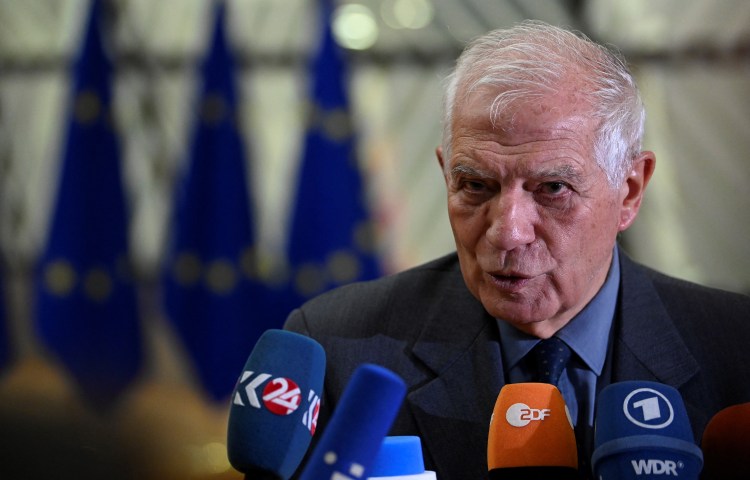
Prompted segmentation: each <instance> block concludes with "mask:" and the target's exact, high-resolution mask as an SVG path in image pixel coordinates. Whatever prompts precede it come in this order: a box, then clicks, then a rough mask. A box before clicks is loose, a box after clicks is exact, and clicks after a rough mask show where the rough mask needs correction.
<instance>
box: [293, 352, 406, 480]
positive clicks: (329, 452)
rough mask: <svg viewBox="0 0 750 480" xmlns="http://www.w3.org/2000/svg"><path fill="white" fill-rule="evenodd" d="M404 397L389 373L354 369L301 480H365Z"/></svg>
mask: <svg viewBox="0 0 750 480" xmlns="http://www.w3.org/2000/svg"><path fill="white" fill-rule="evenodd" d="M405 394H406V384H404V381H403V380H402V379H401V378H400V377H399V376H398V375H396V374H395V373H393V372H391V371H390V370H388V369H386V368H383V367H380V366H377V365H371V364H364V365H361V366H360V367H359V368H357V370H356V371H355V372H354V375H353V376H352V379H351V380H350V381H349V383H348V384H347V386H346V389H345V390H344V393H343V394H342V395H341V399H340V401H339V403H338V405H337V406H336V408H335V409H334V411H333V415H332V416H331V419H330V421H329V423H328V425H327V426H326V429H325V431H324V432H323V436H322V437H321V438H320V441H319V442H318V444H317V445H316V447H315V450H313V452H312V455H311V456H310V459H309V461H308V463H307V465H306V466H305V469H304V470H303V471H302V475H301V476H300V480H322V479H325V480H329V479H333V480H360V479H361V480H365V479H366V478H367V472H368V469H369V468H370V466H371V465H372V463H373V461H374V460H375V457H376V456H377V454H378V451H379V450H380V446H381V444H382V443H383V439H384V438H385V436H386V434H387V433H388V430H389V429H390V428H391V424H392V423H393V420H394V419H395V418H396V414H397V413H398V410H399V408H400V407H401V402H402V401H403V399H404V395H405Z"/></svg>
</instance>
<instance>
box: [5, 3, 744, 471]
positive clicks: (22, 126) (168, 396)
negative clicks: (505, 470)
mask: <svg viewBox="0 0 750 480" xmlns="http://www.w3.org/2000/svg"><path fill="white" fill-rule="evenodd" d="M323 5H324V3H323V2H317V1H315V0H229V1H226V2H213V1H209V0H109V1H101V2H91V1H89V0H64V1H60V0H0V252H1V253H2V263H1V265H2V278H1V279H0V288H1V289H2V296H0V412H2V418H3V419H7V422H5V423H4V424H7V425H10V426H11V428H3V431H4V432H3V435H2V439H0V447H1V448H0V449H2V450H3V451H5V452H9V453H6V454H5V455H6V457H7V458H6V460H8V458H10V459H12V460H13V462H12V463H14V465H15V466H14V467H13V468H16V470H13V471H14V472H16V471H17V472H22V473H21V474H20V477H19V478H35V477H34V476H33V475H34V472H36V471H37V470H39V469H40V468H42V467H43V466H44V465H43V464H44V462H45V459H46V458H51V457H48V456H47V455H46V454H47V453H49V452H53V451H54V452H57V454H56V455H57V457H55V459H54V460H55V461H59V462H63V461H66V462H69V463H70V464H71V465H75V460H76V459H80V463H81V464H86V465H88V466H90V467H91V468H89V470H92V471H94V470H95V468H94V467H97V468H103V469H105V471H106V469H108V468H110V467H111V466H113V465H126V466H127V468H124V469H123V470H122V471H127V472H131V471H132V472H133V474H134V475H135V476H138V477H139V478H172V477H174V478H177V477H181V478H210V479H214V478H216V479H218V478H239V474H237V473H236V472H234V471H233V470H232V469H231V467H230V466H229V464H228V462H227V460H226V441H225V435H226V421H227V412H228V409H229V404H230V394H231V390H232V388H233V386H234V382H235V380H236V378H237V376H238V375H239V373H240V371H241V369H242V366H243V364H244V362H245V359H246V358H247V355H248V354H249V353H250V351H251V350H252V346H253V345H254V342H255V340H256V339H257V337H258V335H260V333H261V332H262V331H264V330H265V329H267V328H280V327H281V325H282V323H283V321H284V318H285V317H286V314H287V313H288V312H289V310H290V309H292V308H294V307H295V306H296V305H298V304H299V303H300V302H302V301H303V300H304V299H305V298H308V297H309V296H312V295H315V294H317V293H319V292H321V291H323V290H326V289H328V288H332V287H334V286H336V285H339V284H343V283H347V282H350V281H353V280H359V279H366V278H372V277H376V276H378V275H382V274H388V273H392V272H396V271H399V270H403V269H405V268H408V267H410V266H413V265H416V264H419V263H421V262H423V261H426V260H429V259H432V258H434V257H436V256H438V255H441V254H444V253H447V252H450V251H452V250H453V239H452V236H451V232H450V227H449V224H448V220H447V215H446V212H445V205H444V202H445V193H444V185H443V180H442V177H441V175H440V171H439V168H438V166H437V162H436V160H435V155H434V150H435V147H436V146H437V145H438V143H439V141H440V130H441V125H440V115H441V86H442V80H443V78H444V77H445V75H446V74H447V73H448V71H449V70H450V68H451V67H452V64H453V62H454V60H455V58H456V57H457V55H458V54H459V53H460V51H461V49H462V48H463V46H464V45H465V44H466V42H467V41H469V40H470V39H472V38H474V37H475V36H478V35H480V34H482V33H484V32H486V31H488V30H490V29H493V28H497V27H506V26H510V25H512V24H515V23H517V22H519V21H521V20H523V19H529V18H533V19H540V20H544V21H547V22H549V23H553V24H557V25H562V26H569V27H573V28H575V29H578V30H581V31H582V32H584V33H586V34H587V35H588V36H590V37H592V38H594V39H595V40H597V41H600V42H604V43H610V44H613V45H615V46H617V47H618V48H619V49H620V50H621V51H622V52H623V54H624V55H625V56H626V58H627V59H628V60H629V62H630V63H631V64H632V67H633V69H634V71H635V73H636V76H637V79H638V81H639V85H640V87H641V90H642V94H643V97H644V100H645V103H646V107H647V112H648V116H647V122H646V130H647V131H646V141H645V148H646V149H649V150H653V151H655V152H656V156H657V170H656V173H655V177H654V179H653V181H652V184H651V187H650V189H649V191H648V194H647V196H646V200H645V203H644V206H643V209H642V211H641V214H640V216H639V218H638V220H637V222H636V224H635V225H634V226H633V227H632V228H631V229H630V230H629V231H628V232H626V233H625V234H624V235H623V237H622V239H621V242H622V244H623V245H624V246H625V248H626V250H627V251H629V252H630V254H631V255H632V256H634V257H635V258H636V259H638V260H640V261H642V262H644V263H646V264H648V265H650V266H652V267H654V268H657V269H660V270H662V271H665V272H667V273H670V274H672V275H675V276H678V277H681V278H686V279H690V280H694V281H697V282H700V283H704V284H708V285H713V286H717V287H721V288H725V289H729V290H734V291H738V292H745V293H750V255H748V251H747V250H748V249H747V238H750V222H748V211H750V191H749V190H748V185H750V157H749V154H750V135H748V132H750V3H748V2H746V1H743V0H722V1H719V2H715V1H711V2H710V1H708V0H705V1H704V0H695V1H692V2H683V1H680V0H649V1H645V0H637V1H636V0H632V1H628V2H622V1H617V0H492V1H489V0H340V1H333V2H330V4H327V7H326V9H323ZM328 7H330V8H328ZM13 427H18V428H13ZM23 432H26V433H23ZM29 432H38V435H37V434H35V435H31V434H30V433H29ZM40 438H44V439H46V441H39V439H40ZM32 445H33V448H31V446H32ZM61 445H62V446H63V447H64V448H62V447H61ZM29 451H31V453H30V454H24V453H23V452H27V453H28V452H29ZM13 452H21V453H18V454H17V455H16V454H15V453H13ZM61 452H62V453H61ZM66 453H69V455H66ZM58 457H60V458H58ZM62 457H65V459H64V460H62V459H61V458H62ZM92 458H95V459H96V461H91V459H92ZM50 462H52V460H50ZM0 463H3V462H0ZM92 465H93V466H92ZM45 468H46V467H45ZM45 471H46V470H45ZM81 471H82V472H83V470H81ZM97 475H98V474H96V473H92V478H94V477H96V476H97ZM81 477H84V474H83V473H82V474H81ZM9 478H10V477H9ZM79 478H80V477H79Z"/></svg>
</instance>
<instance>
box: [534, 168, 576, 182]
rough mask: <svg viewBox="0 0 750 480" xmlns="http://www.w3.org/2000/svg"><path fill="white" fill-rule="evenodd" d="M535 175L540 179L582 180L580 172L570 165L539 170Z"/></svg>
mask: <svg viewBox="0 0 750 480" xmlns="http://www.w3.org/2000/svg"><path fill="white" fill-rule="evenodd" d="M535 176H536V177H537V178H541V179H547V178H550V179H555V178H560V179H563V180H566V181H569V182H580V181H581V180H582V175H581V172H580V171H579V170H578V169H577V168H575V167H573V166H572V165H560V166H556V167H554V168H551V169H549V170H541V171H539V172H537V173H536V175H535Z"/></svg>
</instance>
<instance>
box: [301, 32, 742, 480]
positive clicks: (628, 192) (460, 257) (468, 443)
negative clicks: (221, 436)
mask: <svg viewBox="0 0 750 480" xmlns="http://www.w3.org/2000/svg"><path fill="white" fill-rule="evenodd" d="M644 117H645V115H644V110H643V106H642V103H641V100H640V97H639V93H638V90H637V87H636V85H635V82H634V80H633V78H632V75H631V74H630V72H629V71H628V69H627V67H626V66H625V64H624V63H623V62H622V61H621V59H620V58H619V57H618V56H617V55H615V54H613V53H611V52H610V51H608V50H607V49H605V48H604V47H602V46H599V45H597V44H595V43H593V42H591V41H590V40H588V39H586V38H583V37H582V36H579V35H576V34H574V33H571V32H569V31H566V30H563V29H559V28H556V27H552V26H549V25H546V24H542V23H539V22H525V23H523V24H521V25H519V26H517V27H515V28H512V29H509V30H496V31H493V32H490V33H489V34H487V35H485V36H483V37H481V38H479V39H477V40H476V41H474V42H473V43H472V44H470V45H469V46H468V47H467V49H466V50H465V51H464V53H463V54H462V55H461V57H460V58H459V59H458V62H457V65H456V68H455V71H454V72H453V74H452V75H451V77H450V79H449V82H448V84H447V91H446V95H445V119H444V121H445V124H444V139H443V144H442V147H440V148H438V150H437V158H438V162H439V164H440V167H441V168H442V172H443V175H444V177H445V184H446V187H447V196H448V213H449V217H450V221H451V227H452V230H453V235H454V237H455V241H456V250H457V252H456V253H454V254H451V255H448V256H446V257H443V258H440V259H437V260H435V261H433V262H431V263H428V264H426V265H423V266H420V267H417V268H414V269H411V270H408V271H405V272H402V273H399V274H396V275H393V276H390V277H387V278H383V279H380V280H377V281H373V282H368V283H362V284H355V285H351V286H348V287H344V288H341V289H338V290H335V291H333V292H330V293H328V294H325V295H323V296H321V297H319V298H317V299H314V300H312V301H311V302H309V303H307V304H306V305H304V306H303V307H302V308H301V309H298V310H296V311H294V312H293V313H292V314H291V315H290V317H289V319H288V321H287V323H286V328H287V329H290V330H293V331H297V332H301V333H304V334H306V335H309V336H311V337H312V338H314V339H316V340H317V341H319V342H320V343H321V344H322V345H323V347H324V348H325V350H326V354H327V358H328V369H327V372H326V380H325V395H324V404H323V409H322V412H321V419H320V423H319V425H321V426H322V428H325V423H326V420H327V419H328V418H329V417H330V415H331V412H332V411H334V410H335V408H336V402H337V399H338V398H339V396H340V395H341V393H342V391H343V389H344V388H345V387H346V384H347V382H348V380H349V378H350V376H351V374H352V373H353V371H354V370H355V369H356V367H357V366H359V365H360V364H361V363H363V362H371V363H377V364H380V365H383V366H385V367H387V368H390V369H391V370H393V371H395V372H396V373H398V374H399V375H401V377H403V378H404V379H405V380H406V382H407V384H408V386H409V391H408V394H407V397H406V400H405V402H404V405H403V407H402V409H401V411H400V413H399V415H398V417H397V419H396V421H395V423H394V425H393V428H392V431H391V434H393V435H407V434H409V435H418V436H419V437H420V438H421V440H422V443H423V449H424V453H425V461H426V463H427V466H428V468H430V469H432V470H435V471H436V472H437V476H438V478H440V479H441V480H448V479H474V478H485V477H486V476H487V456H486V455H487V433H488V425H489V421H490V415H491V413H492V409H493V405H494V402H495V400H496V398H497V395H498V392H499V391H500V389H501V388H502V386H503V385H505V384H507V383H516V382H526V381H537V380H538V377H537V374H538V373H539V372H538V371H537V370H538V369H537V367H536V364H535V363H534V362H533V361H532V360H531V359H530V357H531V356H532V352H533V351H534V350H535V347H536V345H537V344H539V343H540V342H542V341H543V340H544V339H553V340H551V341H555V342H558V343H557V344H558V345H560V346H561V348H564V349H566V351H569V352H570V354H569V361H568V363H567V366H566V368H565V369H564V370H563V372H562V375H561V377H560V379H559V381H557V382H556V383H557V385H558V387H559V388H560V390H561V392H562V393H563V396H564V398H565V401H566V403H567V405H568V406H569V408H570V411H571V416H572V419H573V421H574V423H575V426H576V435H577V438H578V441H579V444H581V446H582V448H581V454H582V458H581V465H582V467H581V469H582V472H581V473H582V476H587V475H590V470H589V467H588V466H587V460H588V459H589V458H590V454H591V448H592V437H593V435H592V425H593V420H594V414H595V412H594V406H595V399H596V395H597V392H598V391H599V390H601V388H602V387H603V386H606V385H608V384H610V383H613V382H618V381H622V380H650V381H656V382H661V383H664V384H668V385H671V386H674V387H675V388H677V389H679V391H680V394H681V395H682V397H683V399H684V401H685V404H686V407H687V410H688V414H689V416H690V420H691V423H692V427H693V431H694V434H695V436H696V439H699V438H700V436H701V434H702V432H703V429H704V427H705V425H706V423H707V422H708V420H709V419H710V418H711V416H712V415H714V414H715V413H716V412H717V411H718V410H720V409H721V408H723V407H725V406H728V405H730V404H735V403H740V402H746V401H750V366H748V365H747V361H748V356H747V354H746V353H745V351H746V348H747V347H746V345H747V344H748V340H750V299H748V298H746V297H743V296H740V295H735V294H731V293H727V292H722V291H718V290H712V289H708V288H705V287H701V286H698V285H694V284H690V283H687V282H683V281H680V280H677V279H674V278H670V277H667V276H664V275H662V274H659V273H657V272H654V271H652V270H649V269H647V268H646V267H644V266H641V265H638V264H637V263H634V262H633V261H632V260H630V259H629V258H628V257H627V255H626V254H625V253H624V252H623V251H622V250H621V249H620V248H619V247H618V246H617V243H616V240H617V235H618V234H619V233H620V232H621V231H623V230H625V229H626V228H628V227H629V226H630V225H631V224H632V223H633V221H634V220H635V218H636V215H637V213H638V210H639V208H640V205H641V200H642V198H643V195H644V192H645V189H646V186H647V185H648V182H649V179H650V177H651V174H652V173H653V171H654V166H655V156H654V154H653V153H652V152H649V151H642V150H641V137H642V133H643V122H644ZM548 341H549V340H548Z"/></svg>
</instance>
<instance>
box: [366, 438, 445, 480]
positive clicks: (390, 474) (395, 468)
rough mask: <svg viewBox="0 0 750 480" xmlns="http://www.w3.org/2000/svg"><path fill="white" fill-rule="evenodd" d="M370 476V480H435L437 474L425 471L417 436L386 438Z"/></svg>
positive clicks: (420, 445) (420, 444)
mask: <svg viewBox="0 0 750 480" xmlns="http://www.w3.org/2000/svg"><path fill="white" fill-rule="evenodd" d="M368 475H369V479H370V480H386V479H388V480H435V472H430V471H425V469H424V458H423V456H422V442H421V441H420V440H419V437H416V436H399V437H385V439H383V443H382V444H381V445H380V450H379V451H378V455H377V456H376V457H375V461H374V462H373V464H372V467H371V468H370V470H369V472H368Z"/></svg>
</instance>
